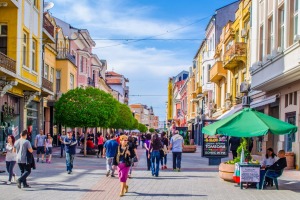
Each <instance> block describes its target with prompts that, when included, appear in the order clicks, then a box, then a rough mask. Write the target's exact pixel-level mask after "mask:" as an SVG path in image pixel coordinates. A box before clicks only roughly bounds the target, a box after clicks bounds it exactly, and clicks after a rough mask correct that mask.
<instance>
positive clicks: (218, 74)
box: [209, 61, 226, 83]
mask: <svg viewBox="0 0 300 200" xmlns="http://www.w3.org/2000/svg"><path fill="white" fill-rule="evenodd" d="M223 77H225V78H226V70H225V69H224V68H223V61H217V62H216V63H215V64H214V65H213V66H212V68H211V69H210V71H209V78H210V81H211V82H214V83H217V82H218V81H219V80H221V79H222V78H223Z"/></svg>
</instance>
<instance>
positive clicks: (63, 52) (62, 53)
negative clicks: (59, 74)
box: [56, 48, 76, 66]
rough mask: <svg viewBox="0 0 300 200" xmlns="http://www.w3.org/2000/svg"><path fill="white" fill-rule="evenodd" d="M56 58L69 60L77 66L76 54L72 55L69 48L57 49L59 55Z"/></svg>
mask: <svg viewBox="0 0 300 200" xmlns="http://www.w3.org/2000/svg"><path fill="white" fill-rule="evenodd" d="M56 58H57V59H58V60H59V59H61V60H65V59H66V60H69V61H70V62H72V63H73V64H74V65H75V66H76V61H75V56H73V55H71V54H70V53H69V49H67V48H59V49H57V56H56Z"/></svg>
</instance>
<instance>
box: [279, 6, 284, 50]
mask: <svg viewBox="0 0 300 200" xmlns="http://www.w3.org/2000/svg"><path fill="white" fill-rule="evenodd" d="M278 18H279V19H278V23H279V26H278V28H279V30H278V47H281V48H282V49H283V48H284V6H281V7H280V8H279V11H278Z"/></svg>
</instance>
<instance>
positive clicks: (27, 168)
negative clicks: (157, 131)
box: [14, 130, 33, 188]
mask: <svg viewBox="0 0 300 200" xmlns="http://www.w3.org/2000/svg"><path fill="white" fill-rule="evenodd" d="M27 134H28V133H27V130H24V131H22V133H21V138H20V139H18V140H17V141H16V142H15V145H14V146H15V148H16V150H17V163H18V165H19V168H20V170H21V177H20V178H19V179H18V180H17V186H18V188H21V184H22V183H23V188H30V186H29V185H28V184H27V180H26V179H27V177H28V176H29V174H30V173H31V163H27V159H26V158H27V151H29V152H30V153H32V152H33V150H32V147H31V144H30V142H29V141H28V140H26V138H27Z"/></svg>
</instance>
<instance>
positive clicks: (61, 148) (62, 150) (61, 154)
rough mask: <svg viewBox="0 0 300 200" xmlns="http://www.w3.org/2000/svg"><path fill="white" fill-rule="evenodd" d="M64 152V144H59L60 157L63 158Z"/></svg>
mask: <svg viewBox="0 0 300 200" xmlns="http://www.w3.org/2000/svg"><path fill="white" fill-rule="evenodd" d="M64 150H65V144H61V145H60V157H63V154H64Z"/></svg>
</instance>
